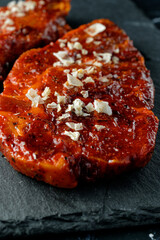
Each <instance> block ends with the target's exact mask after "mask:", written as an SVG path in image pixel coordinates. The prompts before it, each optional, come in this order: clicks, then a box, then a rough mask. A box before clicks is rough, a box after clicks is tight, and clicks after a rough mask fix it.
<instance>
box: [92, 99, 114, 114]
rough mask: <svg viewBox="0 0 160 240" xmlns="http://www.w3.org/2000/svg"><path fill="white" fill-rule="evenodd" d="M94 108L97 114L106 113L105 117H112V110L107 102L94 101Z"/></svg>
mask: <svg viewBox="0 0 160 240" xmlns="http://www.w3.org/2000/svg"><path fill="white" fill-rule="evenodd" d="M94 107H95V110H96V111H97V112H98V113H106V114H107V115H109V116H111V115H112V109H111V107H110V106H109V104H108V102H106V101H102V100H99V99H98V100H94Z"/></svg>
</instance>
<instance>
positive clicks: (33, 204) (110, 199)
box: [0, 0, 160, 237]
mask: <svg viewBox="0 0 160 240" xmlns="http://www.w3.org/2000/svg"><path fill="white" fill-rule="evenodd" d="M2 2H3V4H4V3H5V4H6V2H7V1H2ZM1 5H2V3H1ZM96 18H109V19H111V20H112V21H114V22H115V23H116V24H118V25H119V26H120V27H121V28H123V29H124V30H125V31H126V32H127V34H128V35H129V36H130V38H131V39H132V40H133V41H134V45H135V46H136V47H137V48H138V49H139V50H140V51H141V52H142V53H143V54H144V55H145V57H146V60H147V61H146V65H147V67H148V68H149V69H150V70H151V76H152V78H153V81H154V83H155V88H156V98H155V109H154V112H155V114H156V115H157V116H158V117H159V118H160V101H159V100H158V96H160V44H159V43H160V33H159V31H158V30H157V29H156V28H155V27H154V25H153V24H152V23H151V21H150V20H148V19H147V18H146V17H145V16H144V15H143V14H142V13H141V11H140V10H139V9H138V8H136V6H135V5H134V4H133V3H132V2H131V1H129V0H121V1H119V0H98V1H97V0H81V1H78V0H73V1H72V11H71V13H70V15H69V16H68V22H69V23H70V25H71V26H72V27H77V26H79V25H81V24H83V23H87V22H90V21H91V20H93V19H96ZM159 145H160V132H159V133H158V136H157V144H156V148H155V152H154V155H153V157H152V160H151V161H150V163H149V164H148V165H147V166H146V167H145V168H144V169H141V170H139V171H135V172H132V173H130V174H128V175H125V176H121V177H119V178H118V179H115V180H112V181H111V182H110V183H97V184H95V185H87V186H79V187H77V188H76V189H73V190H64V189H56V188H54V187H52V186H49V185H47V184H45V183H41V182H37V181H36V180H32V179H30V178H28V177H25V176H24V175H22V174H20V173H17V172H16V171H15V170H13V168H12V167H11V166H10V165H9V163H8V162H7V161H6V160H5V159H4V158H2V157H1V158H0V237H4V236H22V235H32V234H37V233H38V234H41V233H63V232H75V231H90V230H98V229H111V228H115V227H124V226H137V225H147V224H155V223H158V222H159V221H160V202H159V199H160V167H159V160H160V149H158V146H159Z"/></svg>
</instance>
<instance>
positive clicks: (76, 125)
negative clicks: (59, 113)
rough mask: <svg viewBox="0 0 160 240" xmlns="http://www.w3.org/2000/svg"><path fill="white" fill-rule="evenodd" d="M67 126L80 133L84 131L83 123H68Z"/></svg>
mask: <svg viewBox="0 0 160 240" xmlns="http://www.w3.org/2000/svg"><path fill="white" fill-rule="evenodd" d="M66 125H67V126H68V127H69V128H71V129H73V130H76V131H80V130H82V129H83V124H82V123H74V122H66Z"/></svg>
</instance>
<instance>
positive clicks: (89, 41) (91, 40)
mask: <svg viewBox="0 0 160 240" xmlns="http://www.w3.org/2000/svg"><path fill="white" fill-rule="evenodd" d="M93 40H94V38H92V37H88V38H86V43H91V42H93Z"/></svg>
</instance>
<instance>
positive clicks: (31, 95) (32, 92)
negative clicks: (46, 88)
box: [26, 88, 44, 107]
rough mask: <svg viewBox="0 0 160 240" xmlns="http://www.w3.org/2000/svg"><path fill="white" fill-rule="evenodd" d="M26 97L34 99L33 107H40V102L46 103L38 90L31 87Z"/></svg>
mask: <svg viewBox="0 0 160 240" xmlns="http://www.w3.org/2000/svg"><path fill="white" fill-rule="evenodd" d="M26 97H27V98H28V99H29V100H31V101H32V107H38V105H39V104H44V101H43V99H42V98H41V96H39V95H38V94H37V90H35V89H33V88H30V89H29V90H28V92H27V93H26Z"/></svg>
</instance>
